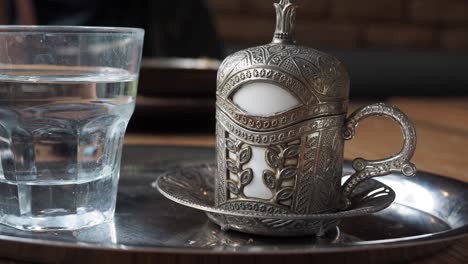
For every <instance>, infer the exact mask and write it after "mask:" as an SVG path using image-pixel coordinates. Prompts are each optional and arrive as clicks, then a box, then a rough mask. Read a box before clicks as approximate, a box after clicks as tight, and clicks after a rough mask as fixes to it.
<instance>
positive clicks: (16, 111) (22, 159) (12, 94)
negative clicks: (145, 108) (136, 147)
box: [0, 65, 137, 230]
mask: <svg viewBox="0 0 468 264" xmlns="http://www.w3.org/2000/svg"><path fill="white" fill-rule="evenodd" d="M1 70H2V76H1V77H0V158H1V163H0V222H1V223H4V224H7V225H10V226H14V227H17V228H21V229H28V230H42V229H47V230H50V229H77V228H81V227H85V226H91V225H94V224H97V223H101V222H104V221H106V220H109V219H112V216H113V213H114V209H115V200H116V194H117V183H118V178H119V170H120V156H121V151H122V140H123V136H124V133H125V129H126V127H127V124H128V121H129V119H130V117H131V115H132V113H133V110H134V107H135V95H136V90H137V76H136V75H135V74H131V73H129V72H126V71H124V70H117V69H112V68H90V67H56V66H45V65H44V66H41V65H36V66H21V65H19V66H17V67H11V66H10V67H9V68H8V69H1Z"/></svg>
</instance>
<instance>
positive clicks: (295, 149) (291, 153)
mask: <svg viewBox="0 0 468 264" xmlns="http://www.w3.org/2000/svg"><path fill="white" fill-rule="evenodd" d="M297 155H299V146H290V147H288V148H286V149H285V150H284V154H283V156H284V157H285V158H287V159H291V158H295V157H296V156H297Z"/></svg>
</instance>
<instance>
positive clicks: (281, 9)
mask: <svg viewBox="0 0 468 264" xmlns="http://www.w3.org/2000/svg"><path fill="white" fill-rule="evenodd" d="M298 7H299V5H298V4H295V3H291V0H280V2H279V3H275V8H276V30H275V36H274V37H273V43H295V40H294V36H293V35H294V27H295V24H296V8H298Z"/></svg>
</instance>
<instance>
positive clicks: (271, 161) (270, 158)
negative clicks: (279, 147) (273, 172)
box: [266, 149, 279, 168]
mask: <svg viewBox="0 0 468 264" xmlns="http://www.w3.org/2000/svg"><path fill="white" fill-rule="evenodd" d="M266 161H267V163H268V165H269V166H270V167H272V168H277V167H278V164H279V155H278V153H277V152H276V151H275V150H273V149H267V151H266Z"/></svg>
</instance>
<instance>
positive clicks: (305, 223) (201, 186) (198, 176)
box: [156, 164, 395, 237]
mask: <svg viewBox="0 0 468 264" xmlns="http://www.w3.org/2000/svg"><path fill="white" fill-rule="evenodd" d="M216 173H217V170H216V167H215V165H207V164H205V165H203V164H200V165H190V166H185V167H181V168H177V169H175V170H172V171H169V172H167V173H165V174H164V175H162V176H161V177H159V178H158V180H157V181H156V187H157V188H158V190H159V192H160V193H161V194H162V195H164V196H165V197H167V198H168V199H170V200H172V201H174V202H176V203H179V204H182V205H184V206H188V207H191V208H194V209H197V210H202V211H204V212H205V213H206V214H207V215H208V218H209V219H210V220H212V221H213V222H214V223H216V224H217V225H219V226H220V227H221V229H222V230H224V231H227V230H236V231H241V232H244V233H250V234H256V235H265V236H291V237H292V236H306V235H318V236H323V235H324V234H325V233H326V232H327V231H329V230H332V231H333V230H334V229H335V226H336V225H337V224H338V222H339V221H340V219H343V218H349V217H356V216H362V215H367V214H372V213H376V212H379V211H381V210H383V209H385V208H387V207H388V206H390V205H391V204H392V202H393V201H394V200H395V192H394V191H393V190H392V189H391V188H390V187H388V186H386V185H385V184H383V183H381V182H378V181H375V180H369V181H367V182H365V183H363V184H361V185H359V186H358V188H357V189H356V190H355V191H354V193H353V195H352V197H351V203H352V205H351V206H350V207H349V208H348V209H346V210H343V211H338V212H330V213H323V214H309V215H298V214H291V213H283V212H282V213H280V212H274V211H273V208H269V209H272V210H271V212H270V213H263V214H258V213H253V210H252V208H239V210H227V209H221V208H216V207H215V205H214V204H215V202H214V182H215V177H216ZM247 206H248V205H247ZM277 210H278V209H277Z"/></svg>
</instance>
